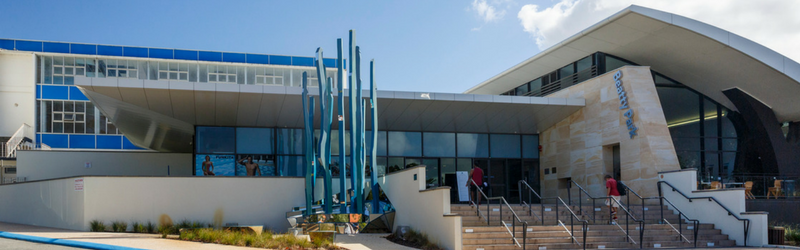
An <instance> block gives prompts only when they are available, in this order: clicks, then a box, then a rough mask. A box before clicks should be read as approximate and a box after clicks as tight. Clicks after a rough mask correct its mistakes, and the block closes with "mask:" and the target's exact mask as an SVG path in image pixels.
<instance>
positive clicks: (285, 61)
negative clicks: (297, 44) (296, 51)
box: [269, 56, 292, 65]
mask: <svg viewBox="0 0 800 250" xmlns="http://www.w3.org/2000/svg"><path fill="white" fill-rule="evenodd" d="M269 64H279V65H292V57H289V56H269Z"/></svg>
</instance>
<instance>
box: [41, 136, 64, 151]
mask: <svg viewBox="0 0 800 250" xmlns="http://www.w3.org/2000/svg"><path fill="white" fill-rule="evenodd" d="M41 142H42V143H44V144H47V145H48V146H50V147H53V148H69V136H68V135H66V134H42V140H41Z"/></svg>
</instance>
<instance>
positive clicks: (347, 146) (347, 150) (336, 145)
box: [331, 129, 386, 155]
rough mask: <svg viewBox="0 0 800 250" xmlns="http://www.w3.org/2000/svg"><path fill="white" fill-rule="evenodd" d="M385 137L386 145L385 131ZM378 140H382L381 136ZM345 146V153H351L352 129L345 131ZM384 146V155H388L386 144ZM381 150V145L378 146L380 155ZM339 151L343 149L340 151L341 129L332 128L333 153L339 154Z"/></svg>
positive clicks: (384, 133) (384, 135) (384, 134)
mask: <svg viewBox="0 0 800 250" xmlns="http://www.w3.org/2000/svg"><path fill="white" fill-rule="evenodd" d="M367 133H370V131H367ZM379 134H380V133H379ZM383 139H384V145H386V143H385V140H386V132H383ZM378 140H380V138H378ZM369 143H370V142H369V140H368V141H367V144H369ZM344 147H345V155H350V131H349V130H345V131H344ZM383 148H384V155H386V153H385V152H386V146H384V147H383ZM380 151H381V149H380V147H378V155H380ZM339 152H341V151H339V130H337V129H332V130H331V155H339Z"/></svg>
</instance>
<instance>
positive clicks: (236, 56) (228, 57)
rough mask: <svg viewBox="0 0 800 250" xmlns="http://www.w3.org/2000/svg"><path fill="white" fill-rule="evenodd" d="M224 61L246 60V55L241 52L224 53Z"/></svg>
mask: <svg viewBox="0 0 800 250" xmlns="http://www.w3.org/2000/svg"><path fill="white" fill-rule="evenodd" d="M222 61H224V62H240V63H243V62H245V56H244V54H241V53H222Z"/></svg>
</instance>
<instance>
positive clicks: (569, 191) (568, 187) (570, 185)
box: [567, 181, 580, 206]
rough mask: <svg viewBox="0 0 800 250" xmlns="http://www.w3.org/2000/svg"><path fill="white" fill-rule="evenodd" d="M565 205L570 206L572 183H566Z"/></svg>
mask: <svg viewBox="0 0 800 250" xmlns="http://www.w3.org/2000/svg"><path fill="white" fill-rule="evenodd" d="M578 193H579V194H580V192H578ZM567 204H569V205H570V206H572V181H570V182H567Z"/></svg>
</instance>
